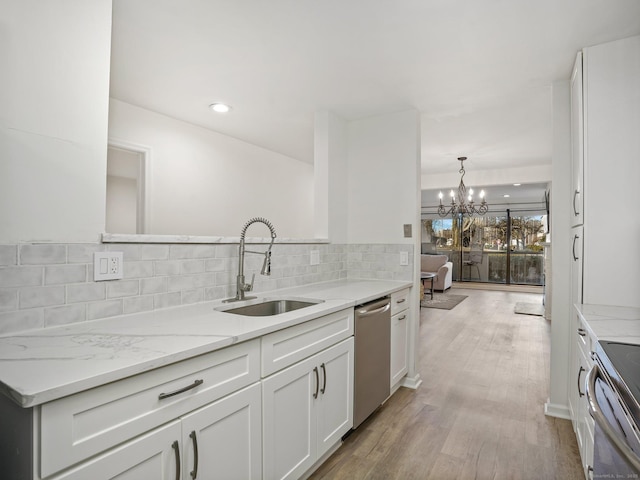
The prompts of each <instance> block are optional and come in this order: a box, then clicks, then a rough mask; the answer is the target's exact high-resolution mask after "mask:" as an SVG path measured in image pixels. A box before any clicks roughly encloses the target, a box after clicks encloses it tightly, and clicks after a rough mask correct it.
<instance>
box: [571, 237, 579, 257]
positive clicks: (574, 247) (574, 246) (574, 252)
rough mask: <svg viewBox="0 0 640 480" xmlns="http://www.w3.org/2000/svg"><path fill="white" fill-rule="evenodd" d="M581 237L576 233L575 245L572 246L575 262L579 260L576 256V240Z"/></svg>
mask: <svg viewBox="0 0 640 480" xmlns="http://www.w3.org/2000/svg"><path fill="white" fill-rule="evenodd" d="M579 238H580V237H579V236H578V235H574V236H573V247H571V250H572V253H573V261H574V262H575V261H576V260H578V257H577V256H576V240H578V239H579Z"/></svg>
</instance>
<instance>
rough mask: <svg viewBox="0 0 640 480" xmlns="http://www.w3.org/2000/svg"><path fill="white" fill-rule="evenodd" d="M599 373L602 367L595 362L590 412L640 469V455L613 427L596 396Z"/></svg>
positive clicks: (589, 387) (589, 389)
mask: <svg viewBox="0 0 640 480" xmlns="http://www.w3.org/2000/svg"><path fill="white" fill-rule="evenodd" d="M599 374H600V368H599V367H598V364H595V365H594V366H593V367H592V368H591V371H590V372H589V377H588V378H587V401H588V402H589V413H590V414H591V416H592V417H593V419H594V420H595V421H596V422H597V423H598V425H599V426H600V427H601V428H602V431H603V432H604V434H605V435H606V436H607V437H608V438H609V440H611V442H612V443H613V445H614V446H615V447H616V449H617V450H618V452H619V453H621V454H622V456H623V457H625V458H626V459H627V460H628V461H629V463H630V464H631V465H632V466H633V468H635V469H636V470H638V471H640V457H638V455H637V454H636V453H635V452H634V451H633V450H631V448H630V447H629V445H627V443H626V442H624V441H622V439H621V438H620V437H618V435H617V434H616V431H615V430H614V429H613V428H612V427H611V425H610V424H609V422H608V420H607V417H605V415H604V413H603V412H602V409H601V408H600V405H598V399H597V398H596V378H597V377H598V376H599Z"/></svg>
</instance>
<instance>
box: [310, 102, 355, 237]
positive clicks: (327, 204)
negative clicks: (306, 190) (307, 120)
mask: <svg viewBox="0 0 640 480" xmlns="http://www.w3.org/2000/svg"><path fill="white" fill-rule="evenodd" d="M347 151H348V145H347V123H346V122H345V120H343V119H342V118H340V117H338V116H337V115H335V114H334V113H331V112H326V111H325V112H317V113H316V115H315V125H314V158H313V168H314V179H315V184H314V191H315V205H314V207H315V233H316V237H318V238H330V239H331V241H332V242H335V243H346V242H347V238H348V228H349V224H348V211H349V204H348V203H349V202H348V168H347Z"/></svg>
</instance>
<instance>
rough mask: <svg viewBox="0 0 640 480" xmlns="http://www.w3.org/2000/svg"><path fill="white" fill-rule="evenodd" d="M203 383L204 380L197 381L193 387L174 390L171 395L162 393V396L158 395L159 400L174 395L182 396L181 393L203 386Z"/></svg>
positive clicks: (188, 386)
mask: <svg viewBox="0 0 640 480" xmlns="http://www.w3.org/2000/svg"><path fill="white" fill-rule="evenodd" d="M203 383H204V380H196V381H195V382H193V383H192V384H191V385H187V386H186V387H184V388H181V389H179V390H174V391H173V392H169V393H161V394H160V395H158V400H164V399H165V398H169V397H173V396H174V395H180V394H181V393H184V392H186V391H188V390H191V389H192V388H196V387H197V386H198V385H202V384H203Z"/></svg>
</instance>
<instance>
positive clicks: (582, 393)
mask: <svg viewBox="0 0 640 480" xmlns="http://www.w3.org/2000/svg"><path fill="white" fill-rule="evenodd" d="M582 372H586V370H585V369H584V368H582V367H580V370H578V395H579V396H580V397H584V392H581V391H580V375H582Z"/></svg>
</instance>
